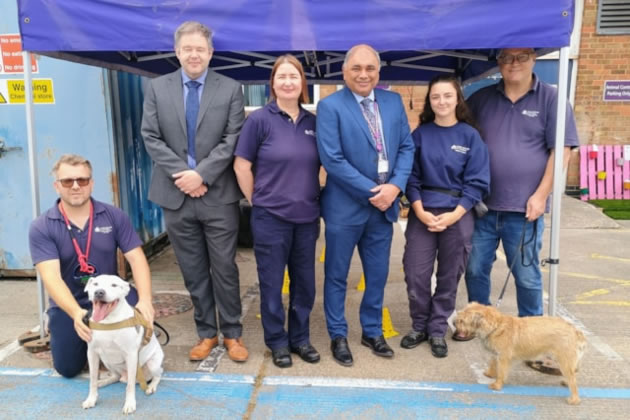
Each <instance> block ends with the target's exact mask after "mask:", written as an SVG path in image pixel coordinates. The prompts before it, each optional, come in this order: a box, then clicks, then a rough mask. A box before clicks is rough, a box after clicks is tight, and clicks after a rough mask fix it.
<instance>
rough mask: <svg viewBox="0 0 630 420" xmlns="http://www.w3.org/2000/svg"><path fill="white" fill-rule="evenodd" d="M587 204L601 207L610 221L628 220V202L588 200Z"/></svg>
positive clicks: (629, 212)
mask: <svg viewBox="0 0 630 420" xmlns="http://www.w3.org/2000/svg"><path fill="white" fill-rule="evenodd" d="M589 203H591V204H593V205H595V206H597V207H601V208H602V209H603V210H604V213H605V214H606V216H608V217H610V218H611V219H617V220H630V200H590V201H589Z"/></svg>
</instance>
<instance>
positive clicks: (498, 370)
mask: <svg viewBox="0 0 630 420" xmlns="http://www.w3.org/2000/svg"><path fill="white" fill-rule="evenodd" d="M455 326H456V327H457V331H459V332H461V333H462V334H465V335H469V334H475V335H476V336H477V337H479V338H480V339H481V342H482V343H483V345H484V346H485V347H486V349H488V350H490V351H491V352H492V353H493V354H494V355H495V357H494V358H493V359H492V361H490V365H489V366H488V369H487V370H486V371H485V372H484V375H486V376H487V377H489V378H495V379H496V380H495V382H493V383H492V384H490V388H491V389H494V390H497V391H498V390H500V389H501V388H503V384H504V382H505V380H506V378H507V375H508V372H509V370H510V364H511V362H512V361H513V360H531V359H533V358H535V357H536V356H540V355H543V354H548V355H550V356H552V357H553V359H554V360H555V361H556V363H558V367H559V369H560V371H561V372H562V375H563V376H564V377H565V379H566V381H567V384H568V386H569V389H570V390H571V396H570V397H569V398H568V399H567V401H568V402H569V404H579V403H580V397H579V396H578V389H577V382H576V380H575V373H576V372H577V370H578V365H579V362H580V359H581V358H582V355H583V354H584V350H585V349H586V338H584V334H582V333H581V332H580V331H578V330H577V329H576V328H575V327H574V326H573V325H571V324H569V323H568V322H567V321H565V320H564V319H562V318H559V317H550V316H531V317H523V318H517V317H515V316H510V315H505V314H502V313H501V312H499V311H498V310H497V309H496V308H494V307H492V306H485V305H480V304H478V303H476V302H473V303H470V304H468V306H466V307H465V308H464V310H463V311H461V312H458V313H457V318H456V320H455Z"/></svg>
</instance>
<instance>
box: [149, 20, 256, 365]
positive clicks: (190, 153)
mask: <svg viewBox="0 0 630 420" xmlns="http://www.w3.org/2000/svg"><path fill="white" fill-rule="evenodd" d="M212 52H213V48H212V32H211V31H210V30H209V29H208V28H207V27H206V26H204V25H203V24H201V23H198V22H185V23H183V24H181V25H180V26H179V28H177V31H176V32H175V53H176V56H177V59H178V60H179V62H180V64H181V66H182V68H181V69H180V70H177V71H176V72H173V73H170V74H167V75H164V76H161V77H158V78H155V79H153V80H151V81H150V83H149V84H148V86H147V88H146V91H145V99H144V114H143V117H142V137H143V138H144V144H145V146H146V149H147V152H148V153H149V155H150V156H151V158H152V159H153V163H154V165H153V177H152V180H151V187H150V189H149V199H150V200H151V201H153V202H155V203H157V204H158V205H160V206H161V207H162V210H163V212H164V220H165V222H166V230H167V232H168V236H169V239H170V241H171V244H172V245H173V249H174V250H175V255H176V257H177V261H178V263H179V266H180V269H181V270H182V275H183V277H184V282H185V284H186V288H187V289H188V291H189V292H190V295H191V298H192V301H193V304H194V307H195V323H196V326H197V333H198V334H199V337H200V340H199V342H198V343H197V345H195V346H194V347H193V348H192V349H191V351H190V360H203V359H205V358H206V357H207V356H208V354H209V353H210V351H211V350H212V349H213V348H214V347H215V346H216V345H217V344H218V336H217V333H218V332H219V331H221V332H222V333H223V337H224V339H223V344H224V345H225V347H226V348H227V349H228V355H229V357H230V358H231V359H232V360H234V361H239V362H242V361H245V360H247V357H248V353H247V349H246V348H245V346H244V345H243V342H242V339H241V334H242V325H241V322H240V316H241V300H240V292H239V278H238V268H237V266H236V263H235V259H234V258H235V256H236V243H237V235H238V219H239V209H238V201H239V200H240V199H241V197H242V194H241V191H240V189H239V187H238V184H237V183H236V178H235V176H234V172H233V169H232V159H233V152H234V147H235V145H236V140H237V138H238V135H239V132H240V129H241V126H242V124H243V120H244V111H243V94H242V91H241V86H240V84H238V83H237V82H235V81H234V80H232V79H229V78H227V77H224V76H222V75H219V74H217V73H215V72H214V71H212V70H210V69H208V64H209V63H210V59H211V58H212ZM217 311H218V321H219V322H218V323H217V315H216V313H217Z"/></svg>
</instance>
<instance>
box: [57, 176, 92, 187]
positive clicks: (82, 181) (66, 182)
mask: <svg viewBox="0 0 630 420" xmlns="http://www.w3.org/2000/svg"><path fill="white" fill-rule="evenodd" d="M91 179H92V178H90V177H88V178H63V179H58V180H57V182H59V183H60V184H61V185H62V186H63V187H65V188H72V187H73V186H74V183H75V182H76V183H77V184H79V187H85V186H86V185H87V184H89V183H90V180H91Z"/></svg>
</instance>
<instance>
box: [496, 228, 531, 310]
mask: <svg viewBox="0 0 630 420" xmlns="http://www.w3.org/2000/svg"><path fill="white" fill-rule="evenodd" d="M528 223H529V222H528V221H527V219H525V221H523V228H522V229H521V238H520V239H519V240H518V251H517V255H515V256H514V258H513V259H512V264H510V267H509V269H508V273H507V277H506V278H505V283H503V289H501V293H500V294H499V298H498V299H497V305H496V306H497V308H498V307H499V306H501V301H502V300H503V295H505V289H507V285H508V280H510V274H512V269H513V268H514V264H515V263H516V259H517V258H518V253H519V252H520V253H521V259H522V260H525V255H524V254H523V246H524V244H523V242H524V240H525V231H526V230H527V224H528ZM534 226H536V225H534ZM534 236H536V233H535V232H534ZM533 240H536V238H533ZM505 257H506V258H507V254H506V256H505ZM523 263H524V261H523Z"/></svg>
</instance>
